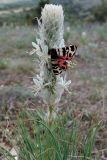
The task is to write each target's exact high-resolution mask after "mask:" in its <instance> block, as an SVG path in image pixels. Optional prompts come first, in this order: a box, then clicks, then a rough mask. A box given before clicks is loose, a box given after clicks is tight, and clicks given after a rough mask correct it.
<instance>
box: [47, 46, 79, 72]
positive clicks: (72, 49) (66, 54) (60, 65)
mask: <svg viewBox="0 0 107 160" xmlns="http://www.w3.org/2000/svg"><path fill="white" fill-rule="evenodd" d="M76 50H77V46H76V45H70V46H65V47H63V48H52V49H50V50H49V51H48V55H50V57H51V66H52V70H53V73H54V74H55V75H59V74H61V73H62V71H66V70H67V68H68V62H69V61H71V60H72V58H73V57H74V56H75V53H76Z"/></svg>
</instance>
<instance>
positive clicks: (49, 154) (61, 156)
mask: <svg viewBox="0 0 107 160" xmlns="http://www.w3.org/2000/svg"><path fill="white" fill-rule="evenodd" d="M44 116H46V115H44V114H43V112H40V111H36V112H34V111H33V112H32V111H31V112H29V113H28V112H26V113H25V112H22V113H21V115H20V118H18V132H17V137H16V144H17V147H16V151H17V153H18V154H19V158H20V159H23V160H28V159H29V160H34V159H37V160H68V159H70V160H74V159H75V160H78V159H79V160H91V159H92V158H93V157H94V156H93V155H92V151H93V149H94V146H95V138H96V134H97V132H98V129H99V124H94V125H93V124H91V125H90V127H89V128H90V129H87V130H85V132H84V131H82V130H81V129H80V128H79V126H80V121H79V119H77V118H75V117H73V115H72V114H70V113H69V114H65V115H64V116H62V115H59V116H57V117H56V119H53V121H51V122H48V121H45V120H43V117H44ZM68 123H69V126H68ZM1 150H2V153H3V152H4V155H5V157H6V159H10V160H12V159H14V158H12V156H11V155H10V153H9V152H6V151H4V150H3V148H1ZM98 156H99V154H98V155H95V157H98ZM96 160H98V158H96Z"/></svg>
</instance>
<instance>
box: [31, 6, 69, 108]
mask: <svg viewBox="0 0 107 160" xmlns="http://www.w3.org/2000/svg"><path fill="white" fill-rule="evenodd" d="M63 21H64V17H63V9H62V6H61V5H52V4H47V5H45V7H44V9H43V10H42V14H41V19H40V20H38V29H39V31H38V38H37V39H36V43H35V42H32V45H33V48H34V49H33V50H32V51H31V53H30V54H34V53H36V56H37V58H38V60H39V62H40V63H39V64H40V66H39V67H40V75H37V76H36V77H35V78H34V79H33V80H34V84H35V85H34V88H33V90H34V92H35V95H37V94H38V95H39V96H40V97H42V99H43V101H44V102H45V103H46V104H47V105H56V104H58V103H59V101H60V99H61V96H62V94H63V92H64V90H67V91H68V86H69V84H70V83H71V81H70V80H69V81H66V76H65V77H62V76H61V75H58V76H56V75H54V74H53V72H52V69H51V67H50V57H49V55H48V50H49V49H50V48H60V47H64V39H63V32H64V30H63V28H64V27H63Z"/></svg>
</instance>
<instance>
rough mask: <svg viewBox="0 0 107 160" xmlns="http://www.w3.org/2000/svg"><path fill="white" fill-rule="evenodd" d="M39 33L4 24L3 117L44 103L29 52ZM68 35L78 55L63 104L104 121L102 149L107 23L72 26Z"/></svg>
mask: <svg viewBox="0 0 107 160" xmlns="http://www.w3.org/2000/svg"><path fill="white" fill-rule="evenodd" d="M35 36H36V35H35V31H34V28H33V27H27V26H24V27H16V28H12V27H4V28H0V120H4V119H5V118H6V117H7V116H9V115H10V117H11V119H14V118H15V115H16V114H17V113H18V112H19V110H20V109H21V108H22V107H30V108H31V107H33V108H34V107H38V106H39V107H44V105H43V104H42V101H41V100H40V99H39V98H35V97H34V96H33V94H32V93H31V90H30V88H29V87H30V86H31V85H32V77H33V76H34V75H35V73H36V67H35V64H34V62H33V59H32V58H31V57H30V56H29V54H28V52H29V51H30V50H31V49H32V46H31V42H32V41H34V40H35ZM65 39H66V43H67V44H69V43H71V42H72V43H76V44H77V45H78V56H77V57H76V58H75V60H76V61H77V66H76V67H75V68H74V69H72V70H71V69H70V70H69V71H68V79H71V80H72V84H71V86H70V88H71V90H72V94H71V95H66V94H65V95H63V97H62V102H61V104H60V108H61V110H63V111H65V110H66V111H73V112H74V114H75V115H76V116H81V117H82V119H83V121H84V120H87V121H95V122H96V121H100V120H101V121H103V122H104V126H103V129H102V130H103V131H101V135H100V142H99V143H101V145H99V146H100V147H99V149H101V150H102V149H107V135H106V133H107V129H106V128H107V126H106V122H107V24H103V25H99V24H93V25H92V24H88V25H84V26H80V25H78V26H76V27H69V26H68V27H67V28H66V29H65ZM65 97H66V98H65ZM65 99H66V100H65ZM13 113H14V116H12V114H13ZM83 129H84V127H83ZM104 156H105V157H106V156H107V155H106V152H105V155H104Z"/></svg>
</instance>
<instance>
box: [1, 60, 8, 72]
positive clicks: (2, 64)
mask: <svg viewBox="0 0 107 160" xmlns="http://www.w3.org/2000/svg"><path fill="white" fill-rule="evenodd" d="M7 68H8V62H7V61H5V60H0V70H4V69H7Z"/></svg>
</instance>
